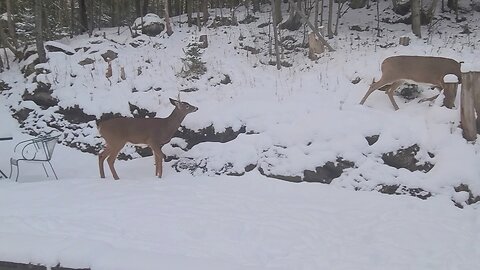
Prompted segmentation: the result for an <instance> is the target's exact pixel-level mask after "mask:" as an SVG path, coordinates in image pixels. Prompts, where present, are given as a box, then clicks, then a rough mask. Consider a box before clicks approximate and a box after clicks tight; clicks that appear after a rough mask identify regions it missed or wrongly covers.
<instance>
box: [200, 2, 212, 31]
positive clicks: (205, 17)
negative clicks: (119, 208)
mask: <svg viewBox="0 0 480 270" xmlns="http://www.w3.org/2000/svg"><path fill="white" fill-rule="evenodd" d="M202 11H203V24H204V25H206V24H207V22H208V18H210V14H209V13H208V0H203V5H202Z"/></svg>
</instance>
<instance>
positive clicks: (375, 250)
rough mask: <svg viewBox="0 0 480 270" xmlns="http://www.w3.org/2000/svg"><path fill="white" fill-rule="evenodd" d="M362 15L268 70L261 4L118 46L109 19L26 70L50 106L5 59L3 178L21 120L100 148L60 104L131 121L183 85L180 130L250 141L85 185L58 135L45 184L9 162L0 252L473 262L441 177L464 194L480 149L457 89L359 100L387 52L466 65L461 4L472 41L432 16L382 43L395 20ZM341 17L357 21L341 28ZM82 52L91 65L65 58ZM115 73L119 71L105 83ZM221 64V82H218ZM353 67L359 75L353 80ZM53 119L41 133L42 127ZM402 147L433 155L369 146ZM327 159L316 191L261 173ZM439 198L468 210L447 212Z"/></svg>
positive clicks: (29, 256)
mask: <svg viewBox="0 0 480 270" xmlns="http://www.w3.org/2000/svg"><path fill="white" fill-rule="evenodd" d="M371 12H372V11H368V10H360V11H357V10H356V11H355V12H354V13H353V12H349V13H347V14H346V15H345V16H346V17H345V18H344V19H343V20H344V21H345V25H342V26H341V27H340V29H339V33H340V35H339V37H337V38H335V39H333V40H329V42H331V44H332V46H333V47H334V48H335V49H336V52H331V53H326V54H324V55H323V56H322V57H321V58H320V59H319V60H317V61H315V62H312V61H310V60H308V59H307V58H306V50H304V49H299V50H297V51H295V52H293V51H292V52H291V51H285V61H287V62H290V63H292V64H293V65H294V66H293V67H291V68H283V69H282V70H280V71H277V70H276V68H275V67H274V66H270V65H266V64H265V63H267V62H268V61H269V60H271V59H272V57H271V56H269V55H268V54H267V52H268V36H267V34H266V33H268V27H263V28H259V27H257V25H260V24H261V23H263V22H268V17H267V16H268V14H269V13H268V12H265V13H262V14H259V20H258V21H257V22H255V23H252V24H247V25H244V24H240V25H239V26H238V27H235V28H233V29H231V28H225V27H220V28H217V29H214V28H207V29H203V31H202V32H201V33H200V32H198V31H196V30H195V29H193V28H187V27H186V26H185V25H183V26H182V27H180V25H179V24H178V19H175V18H174V19H173V21H174V31H175V33H174V35H172V36H171V37H167V36H166V35H163V36H160V37H155V38H151V37H145V36H140V37H138V38H135V39H132V38H131V37H129V32H128V30H127V29H126V28H124V29H122V35H120V36H117V35H116V31H117V29H102V30H101V31H100V32H99V36H98V37H94V38H91V39H89V38H88V37H86V36H80V37H76V38H74V39H71V40H70V39H65V40H60V41H57V42H51V43H50V44H53V45H56V44H57V45H58V44H59V43H61V45H58V47H61V48H64V49H66V50H67V51H69V52H74V51H75V50H74V49H78V48H80V50H78V51H76V52H75V53H74V54H73V55H66V54H64V53H62V52H49V53H48V57H49V59H50V60H49V62H48V63H46V64H42V65H41V67H42V68H44V69H45V70H49V71H50V72H51V73H49V74H41V75H39V76H37V80H38V81H41V82H45V83H50V84H52V90H53V94H52V96H53V97H55V98H57V99H58V100H59V103H58V105H57V106H53V107H51V108H49V109H47V110H45V109H41V108H40V107H39V106H38V105H36V104H34V103H33V102H31V101H22V97H21V96H22V94H23V93H24V91H25V90H26V91H28V92H33V90H34V89H35V88H36V86H37V85H36V83H34V82H33V77H32V76H30V77H29V78H23V75H22V74H21V73H20V72H19V71H18V69H19V66H17V67H14V68H13V69H12V70H9V71H5V72H4V73H1V74H0V75H1V79H2V80H4V81H5V82H6V83H8V85H9V86H10V87H12V89H10V90H4V91H2V95H0V104H1V109H0V124H1V130H0V135H12V136H13V137H14V140H12V141H0V153H1V154H0V168H1V169H2V170H3V171H5V172H7V173H8V171H9V169H8V164H9V158H10V156H11V153H12V150H13V146H14V145H15V143H17V142H18V141H20V140H22V139H26V138H29V136H28V135H25V134H23V133H21V132H22V131H25V130H33V131H35V132H37V133H48V132H53V133H54V134H61V137H60V138H61V141H62V142H63V143H64V144H65V143H82V144H85V145H96V144H99V143H101V142H102V139H101V138H99V137H98V132H97V129H96V125H95V121H93V120H92V121H90V122H88V123H82V124H76V125H73V124H71V123H68V122H67V121H64V120H63V115H62V114H60V113H59V112H58V110H59V109H65V108H68V107H72V106H75V105H77V106H79V107H80V108H81V109H82V110H83V111H84V112H85V113H87V114H90V115H93V116H95V117H97V118H99V117H100V116H101V115H102V114H103V113H109V112H113V113H120V114H122V115H125V116H131V114H132V113H131V111H130V108H129V103H131V104H133V105H136V106H138V107H140V108H144V109H148V110H149V111H151V112H156V113H157V117H164V116H166V115H168V114H169V113H170V112H171V110H172V109H173V107H172V106H171V105H170V103H169V102H168V98H170V97H176V96H177V94H178V92H179V90H181V89H188V88H196V89H198V90H197V91H194V92H182V95H181V98H182V99H183V100H185V101H188V102H190V103H191V104H193V105H195V106H197V107H199V110H198V111H197V112H195V113H192V114H189V115H188V116H187V117H186V119H185V121H184V122H183V125H184V126H185V127H186V128H189V129H191V130H198V129H201V128H205V127H208V126H210V125H213V126H214V127H215V130H217V131H222V130H224V129H226V128H228V127H232V128H233V129H234V130H238V129H239V128H240V127H242V126H245V127H246V129H247V131H251V132H249V133H252V134H240V135H239V136H238V138H236V139H235V140H233V141H230V142H228V143H213V142H207V143H201V144H198V145H196V146H194V147H193V148H192V149H190V150H188V151H184V150H182V149H180V148H179V147H173V146H172V145H166V146H165V147H164V148H163V149H164V151H165V153H166V154H167V155H169V156H177V157H179V158H180V159H182V158H183V159H188V160H193V162H194V163H195V162H196V163H202V164H203V165H204V170H199V171H194V172H193V173H192V174H190V173H187V171H183V172H176V171H175V170H174V169H173V168H172V165H173V164H174V162H175V161H172V162H168V163H165V164H164V177H163V179H161V180H158V179H156V178H155V177H153V175H154V166H153V159H152V158H151V157H149V158H138V159H134V160H131V161H117V163H116V168H117V171H118V173H119V175H120V177H121V180H120V181H113V180H112V179H111V176H110V173H109V170H108V168H107V170H106V172H107V180H100V179H99V177H98V163H97V157H96V156H95V155H92V154H86V153H82V152H80V151H79V150H76V149H73V148H68V147H66V146H64V145H59V146H57V149H56V150H55V154H54V158H53V161H52V163H53V165H54V167H55V168H56V171H57V173H58V175H59V178H60V180H59V181H56V180H51V181H48V179H47V178H46V177H45V176H44V175H43V169H42V167H41V166H35V165H31V166H30V167H24V168H23V169H22V170H21V173H22V175H21V176H20V182H19V183H14V182H12V181H10V180H4V179H1V181H0V261H15V262H27V263H28V262H32V263H40V264H44V265H48V266H54V265H56V264H57V263H61V264H62V265H64V266H67V267H75V268H81V267H90V268H92V269H101V270H104V269H106V270H108V269H115V270H117V269H158V268H167V269H192V268H197V269H323V268H330V269H474V268H475V267H478V265H480V245H479V244H478V243H479V241H480V219H479V217H480V212H479V209H478V203H477V204H473V205H469V206H467V205H466V204H467V203H466V201H467V199H468V198H469V194H468V192H465V191H460V192H457V191H455V188H456V187H458V186H459V185H461V184H464V185H468V187H469V190H470V191H471V192H472V193H473V195H474V196H478V195H480V181H479V179H480V166H479V164H480V143H479V142H474V143H469V142H467V141H465V140H464V139H463V138H462V134H461V133H462V131H461V129H460V128H459V127H458V126H459V122H460V116H459V113H460V109H459V97H457V100H456V103H455V104H456V107H455V108H454V109H452V110H450V109H447V108H445V107H442V106H441V104H442V96H441V97H440V98H439V99H437V100H436V101H435V102H433V103H418V102H417V101H418V99H420V98H422V97H428V96H431V95H433V94H435V93H436V92H435V91H425V92H424V93H422V95H423V96H421V97H419V98H418V99H415V100H412V101H406V100H403V99H401V98H400V97H396V100H397V103H399V106H400V110H398V111H394V110H393V108H392V106H391V104H390V102H389V100H388V98H387V96H386V95H384V94H383V93H381V92H380V91H377V92H374V93H373V94H372V95H371V96H370V98H369V99H368V100H367V102H366V104H365V106H363V105H359V104H358V103H359V101H360V99H361V97H362V96H363V95H364V94H365V92H366V90H367V89H368V86H369V84H370V82H371V81H372V79H373V78H377V79H378V78H379V77H380V75H381V74H380V63H381V62H382V60H383V59H384V58H386V57H388V56H392V55H399V54H409V55H433V56H444V57H451V58H453V59H456V60H458V61H463V62H465V63H464V65H465V66H469V67H470V68H471V69H473V70H475V69H477V70H480V66H478V61H477V60H476V59H477V58H478V49H477V46H478V45H476V43H475V40H478V31H479V26H480V25H479V24H478V22H479V19H478V17H479V13H469V14H466V15H465V16H469V17H468V22H470V23H471V24H470V30H471V31H473V33H472V34H470V35H462V34H459V33H460V32H461V31H462V27H461V26H458V24H455V25H451V24H449V23H448V20H447V19H444V20H443V21H442V22H440V23H438V24H436V25H435V32H434V33H435V34H433V35H431V36H430V35H428V34H427V33H426V28H423V30H425V32H424V33H425V36H426V39H423V40H420V39H416V38H414V37H412V42H411V44H410V46H407V47H404V46H399V45H397V43H398V38H399V37H400V36H403V35H410V34H409V32H410V29H409V26H406V25H402V24H398V25H388V24H382V26H383V27H384V30H383V32H382V37H381V38H377V37H376V31H374V30H373V28H374V27H375V25H376V22H374V21H373V20H372V17H373V16H372V15H370V16H369V15H368V14H369V13H370V14H371ZM388 12H389V11H388V10H387V11H385V14H384V16H387V15H388ZM238 14H242V13H241V12H239V13H238ZM239 16H241V15H239ZM443 16H445V17H448V18H454V15H453V14H444V15H443ZM239 19H242V18H239ZM352 25H359V26H360V27H361V28H362V29H366V28H367V27H369V29H370V30H368V31H364V32H354V31H349V30H348V27H349V26H352ZM103 32H105V33H106V36H107V38H108V39H103V37H102V36H103ZM201 34H207V35H208V39H209V47H208V48H207V49H205V50H201V53H202V54H201V60H202V61H204V62H205V63H206V67H207V73H206V74H205V75H203V76H200V77H199V79H198V80H192V79H187V78H182V76H180V74H181V72H182V68H185V67H184V66H183V64H182V61H181V60H180V59H181V58H185V57H186V54H185V51H187V50H188V48H187V45H186V44H188V43H191V42H192V41H195V40H198V37H199V35H201ZM290 34H291V33H289V32H288V31H284V32H282V35H283V36H286V35H290ZM410 36H411V35H410ZM301 38H302V35H293V40H296V41H291V42H293V44H294V45H295V44H296V45H299V44H300V43H301ZM112 40H113V41H112ZM132 44H133V45H134V46H133V45H132ZM246 46H250V47H252V48H256V49H259V50H260V51H261V52H260V53H259V54H252V53H251V52H250V51H247V50H244V49H242V48H245V47H246ZM381 46H383V47H385V46H386V47H387V48H382V47H381ZM107 50H114V51H115V52H117V53H118V58H116V59H115V60H113V61H112V77H110V78H107V77H106V76H105V74H106V71H107V68H108V64H107V63H106V62H105V61H104V60H103V58H102V56H101V54H102V53H104V52H106V51H107ZM87 57H89V58H92V59H93V60H94V61H95V62H94V63H93V64H87V65H83V66H82V65H80V64H78V62H79V61H82V60H84V59H86V58H87ZM29 61H32V59H29V60H27V61H25V62H22V63H20V65H22V66H23V65H25V64H28V63H29ZM14 65H16V64H15V63H14ZM122 67H123V68H124V70H125V74H126V80H122V79H121V78H120V77H121V68H122ZM225 75H228V76H229V77H230V79H231V81H232V82H231V83H230V84H223V83H221V82H220V81H221V80H222V79H224V78H225ZM357 77H358V78H359V79H361V80H360V82H359V83H357V84H353V83H352V81H353V80H355V79H356V78H357ZM22 108H29V109H31V110H32V112H31V113H30V116H29V118H28V119H27V120H26V121H25V122H24V123H23V124H24V126H23V128H22V129H21V128H20V127H19V125H18V123H17V122H16V121H15V120H13V119H12V118H11V116H10V109H14V110H20V109H22ZM52 121H53V122H54V123H55V124H56V126H55V127H52V126H49V125H48V124H47V123H51V122H52ZM58 126H64V128H65V129H64V131H63V132H61V133H60V132H59V131H58V130H57V128H58ZM372 135H379V140H378V141H377V142H376V143H375V144H373V145H371V146H370V145H369V144H368V142H367V141H366V139H365V137H367V136H372ZM174 141H175V143H176V144H178V145H182V144H184V142H182V141H181V140H180V139H175V140H174ZM414 144H416V145H418V146H419V147H420V151H419V152H418V154H417V156H416V158H417V159H418V160H419V161H420V163H424V162H429V163H432V164H433V165H434V167H433V169H432V170H430V171H429V172H427V173H425V172H421V171H414V172H411V171H409V170H407V169H402V168H401V169H396V168H393V167H390V166H388V165H386V164H384V162H383V160H382V158H381V157H382V155H383V154H385V153H388V152H391V151H396V150H398V149H401V148H407V147H409V146H412V145H414ZM132 149H133V148H127V149H126V150H125V151H126V152H127V153H130V154H131V153H132ZM339 157H342V158H343V159H345V160H348V161H351V162H354V163H355V166H354V167H353V168H349V169H347V170H346V171H345V172H344V173H343V174H342V175H341V176H340V177H338V178H336V179H334V180H333V181H332V183H331V185H322V184H312V183H300V184H294V183H288V182H282V181H277V180H273V179H269V178H266V177H265V176H262V175H260V174H259V171H258V168H261V169H262V170H263V171H265V172H266V173H269V174H278V175H290V176H295V175H301V174H302V173H303V172H304V170H314V169H315V167H316V166H321V165H323V164H325V163H326V162H328V161H332V162H334V161H335V160H336V159H337V158H339ZM227 164H228V166H226V165H227ZM250 164H253V165H255V166H256V168H257V169H255V170H253V171H251V172H247V173H245V174H244V175H243V176H240V177H229V176H225V175H220V176H217V175H216V174H217V173H218V172H219V171H222V170H224V169H225V168H227V167H228V171H226V172H231V173H243V172H244V170H245V166H247V165H250ZM380 185H400V186H405V187H409V188H420V189H422V190H425V191H427V192H430V193H431V194H432V197H430V198H428V199H427V200H420V199H418V198H412V197H408V196H388V195H383V194H380V193H377V192H370V191H371V190H376V189H378V187H379V186H380ZM354 190H363V192H356V191H354ZM365 191H367V192H365ZM452 201H454V202H456V203H457V204H458V205H463V206H466V207H465V208H464V209H459V208H457V207H455V206H454V204H453V203H452Z"/></svg>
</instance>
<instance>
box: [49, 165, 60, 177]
mask: <svg viewBox="0 0 480 270" xmlns="http://www.w3.org/2000/svg"><path fill="white" fill-rule="evenodd" d="M48 164H49V165H50V168H52V172H53V175H55V179H57V180H58V177H57V173H56V172H55V170H54V169H53V166H52V163H50V161H49V162H48Z"/></svg>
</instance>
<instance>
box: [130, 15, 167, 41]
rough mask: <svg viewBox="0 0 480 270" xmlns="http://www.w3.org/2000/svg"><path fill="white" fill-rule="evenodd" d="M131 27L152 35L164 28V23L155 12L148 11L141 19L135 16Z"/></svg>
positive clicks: (157, 33)
mask: <svg viewBox="0 0 480 270" xmlns="http://www.w3.org/2000/svg"><path fill="white" fill-rule="evenodd" d="M142 23H143V24H142ZM132 29H133V30H136V31H142V33H143V34H145V35H147V36H150V37H154V36H156V35H159V34H160V33H162V32H163V30H165V23H164V21H163V19H161V18H160V17H159V16H158V15H157V14H153V13H148V14H147V15H145V16H144V17H143V19H142V18H137V19H136V20H135V22H134V23H133V26H132Z"/></svg>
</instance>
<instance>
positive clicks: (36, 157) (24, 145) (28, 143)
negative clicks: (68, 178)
mask: <svg viewBox="0 0 480 270" xmlns="http://www.w3.org/2000/svg"><path fill="white" fill-rule="evenodd" d="M59 136H60V135H57V136H41V137H37V138H34V139H30V140H25V141H21V142H19V143H18V144H17V145H15V148H14V149H13V152H14V157H12V158H10V176H9V178H12V173H13V166H16V167H17V176H16V178H15V181H18V176H19V174H20V161H25V162H40V163H42V166H43V170H44V171H45V174H46V175H47V177H49V175H48V172H47V168H45V163H48V164H49V165H50V168H51V169H52V172H53V174H54V175H55V178H56V179H57V180H58V177H57V174H56V173H55V170H54V169H53V166H52V163H50V160H51V159H52V155H53V150H54V149H55V145H56V144H57V142H58V137H59Z"/></svg>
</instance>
